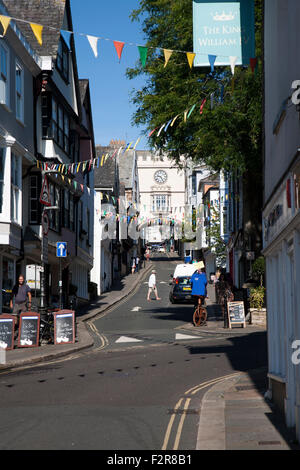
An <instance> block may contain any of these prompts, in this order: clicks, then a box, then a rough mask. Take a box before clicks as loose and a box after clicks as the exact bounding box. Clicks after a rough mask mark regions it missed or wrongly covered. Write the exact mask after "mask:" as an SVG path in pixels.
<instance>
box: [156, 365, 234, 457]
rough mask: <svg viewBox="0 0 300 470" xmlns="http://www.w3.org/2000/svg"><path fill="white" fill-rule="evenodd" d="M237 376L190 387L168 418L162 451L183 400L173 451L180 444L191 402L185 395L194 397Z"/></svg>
mask: <svg viewBox="0 0 300 470" xmlns="http://www.w3.org/2000/svg"><path fill="white" fill-rule="evenodd" d="M237 375H240V373H235V374H230V375H225V376H224V377H219V378H217V379H213V380H208V381H207V382H202V383H201V384H199V385H196V386H195V387H192V388H190V389H189V390H187V391H186V392H185V393H184V396H183V397H181V398H180V399H179V400H178V402H177V403H176V405H175V408H174V412H173V414H172V416H171V418H170V421H169V424H168V427H167V430H166V433H165V437H164V442H163V445H162V450H167V447H168V444H169V441H170V437H171V432H172V428H173V424H174V421H175V418H176V416H177V414H178V410H179V409H180V407H181V405H182V403H183V401H184V400H185V402H184V405H183V408H182V415H181V418H180V421H179V423H178V428H177V432H176V436H175V441H174V446H173V450H178V447H179V443H180V438H181V434H182V429H183V424H184V421H185V417H186V415H187V411H188V408H189V405H190V402H191V398H189V397H187V395H193V396H194V395H196V393H198V392H199V391H200V390H203V389H204V388H207V387H210V386H212V385H215V384H217V383H219V382H222V381H223V380H226V379H229V378H232V377H235V376H237Z"/></svg>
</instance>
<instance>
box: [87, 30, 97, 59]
mask: <svg viewBox="0 0 300 470" xmlns="http://www.w3.org/2000/svg"><path fill="white" fill-rule="evenodd" d="M87 39H88V41H89V43H90V46H91V48H92V51H93V53H94V55H95V57H96V59H97V57H98V39H99V38H97V37H96V36H87Z"/></svg>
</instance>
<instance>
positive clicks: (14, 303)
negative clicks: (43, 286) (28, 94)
mask: <svg viewBox="0 0 300 470" xmlns="http://www.w3.org/2000/svg"><path fill="white" fill-rule="evenodd" d="M10 308H11V309H12V315H14V316H15V318H16V323H15V324H16V327H17V326H18V325H19V316H20V313H22V312H26V311H27V310H31V290H30V287H29V286H28V285H27V284H25V279H24V276H23V274H20V276H19V279H18V282H17V284H16V285H15V286H14V287H13V289H12V295H11V299H10Z"/></svg>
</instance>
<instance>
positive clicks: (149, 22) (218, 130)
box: [127, 0, 263, 180]
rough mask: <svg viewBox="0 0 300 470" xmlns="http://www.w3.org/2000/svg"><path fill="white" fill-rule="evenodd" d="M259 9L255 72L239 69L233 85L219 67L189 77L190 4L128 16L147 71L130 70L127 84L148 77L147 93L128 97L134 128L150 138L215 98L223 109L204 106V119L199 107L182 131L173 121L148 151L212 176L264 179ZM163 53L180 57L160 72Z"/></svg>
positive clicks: (152, 2) (149, 7) (153, 5)
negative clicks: (136, 25)
mask: <svg viewBox="0 0 300 470" xmlns="http://www.w3.org/2000/svg"><path fill="white" fill-rule="evenodd" d="M262 3H263V2H261V0H256V2H255V12H256V48H257V54H256V55H257V56H258V58H259V61H258V68H257V71H256V73H255V74H253V73H252V71H251V69H250V67H241V66H237V67H236V69H235V77H234V82H233V80H232V73H231V70H230V67H216V72H215V73H211V72H210V69H208V68H192V70H191V69H190V67H189V65H188V62H187V57H186V54H185V51H193V23H192V2H191V0H172V1H171V2H170V1H169V0H141V1H140V8H139V9H137V10H135V11H133V12H132V15H131V18H132V20H133V21H135V20H136V21H142V25H143V32H144V34H145V37H146V44H145V46H146V47H148V57H147V61H146V65H145V67H143V66H142V64H141V63H140V61H139V62H138V63H137V65H136V67H135V68H132V69H128V70H127V76H128V77H129V78H134V77H136V76H138V75H141V74H145V75H146V84H145V86H144V87H143V88H142V89H141V90H134V91H133V94H132V101H133V103H134V104H135V105H136V111H135V113H134V115H133V124H136V125H143V126H145V125H146V127H147V130H146V132H149V131H151V130H153V129H155V128H157V127H158V126H161V125H162V124H163V123H167V122H168V121H169V120H170V118H172V117H175V116H176V115H177V114H183V112H184V111H185V110H186V109H190V108H191V107H192V106H193V105H194V104H195V103H198V104H199V102H202V100H203V99H204V98H205V97H206V98H207V97H210V95H211V94H212V93H214V97H215V98H216V99H217V100H220V97H221V94H222V96H223V103H220V101H218V103H217V102H215V105H214V107H213V109H210V101H209V100H208V102H207V103H206V106H205V107H204V111H203V114H202V115H200V113H199V108H198V104H197V109H195V110H194V111H193V113H192V114H191V116H190V118H189V119H188V120H187V122H186V123H185V122H184V120H183V119H178V121H177V123H176V124H175V125H174V126H173V127H171V126H169V127H168V130H167V132H162V133H161V134H160V136H157V133H153V134H152V137H151V138H150V139H149V140H150V144H152V145H153V146H155V147H157V148H158V149H163V150H165V151H167V152H168V153H169V154H170V156H171V157H172V158H173V159H174V160H176V161H177V162H179V159H180V156H182V155H186V156H188V157H190V158H192V159H193V160H194V161H197V162H203V163H205V164H206V165H208V166H209V167H211V168H212V169H213V170H216V171H219V170H220V169H225V170H228V171H232V170H236V171H238V172H240V173H242V174H245V175H246V179H247V180H249V177H248V176H249V174H251V175H252V176H253V177H254V179H255V180H257V179H258V178H259V179H261V149H262V99H261V96H262V60H261V50H262V41H261V35H262ZM163 49H171V50H176V51H183V52H174V53H173V54H172V56H171V58H170V60H169V62H168V65H167V67H164V63H165V60H164V54H163ZM221 90H222V91H221Z"/></svg>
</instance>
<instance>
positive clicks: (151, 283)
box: [147, 269, 161, 301]
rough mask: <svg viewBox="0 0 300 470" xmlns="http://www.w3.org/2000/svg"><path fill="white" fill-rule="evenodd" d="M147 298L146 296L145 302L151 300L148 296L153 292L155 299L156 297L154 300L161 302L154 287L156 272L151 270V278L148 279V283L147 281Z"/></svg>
mask: <svg viewBox="0 0 300 470" xmlns="http://www.w3.org/2000/svg"><path fill="white" fill-rule="evenodd" d="M148 287H149V289H148V296H147V300H149V301H150V300H151V299H150V295H151V292H152V291H153V292H154V294H155V297H156V300H161V299H160V297H158V293H157V287H156V271H155V269H153V270H152V274H151V276H150V277H149V281H148Z"/></svg>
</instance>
